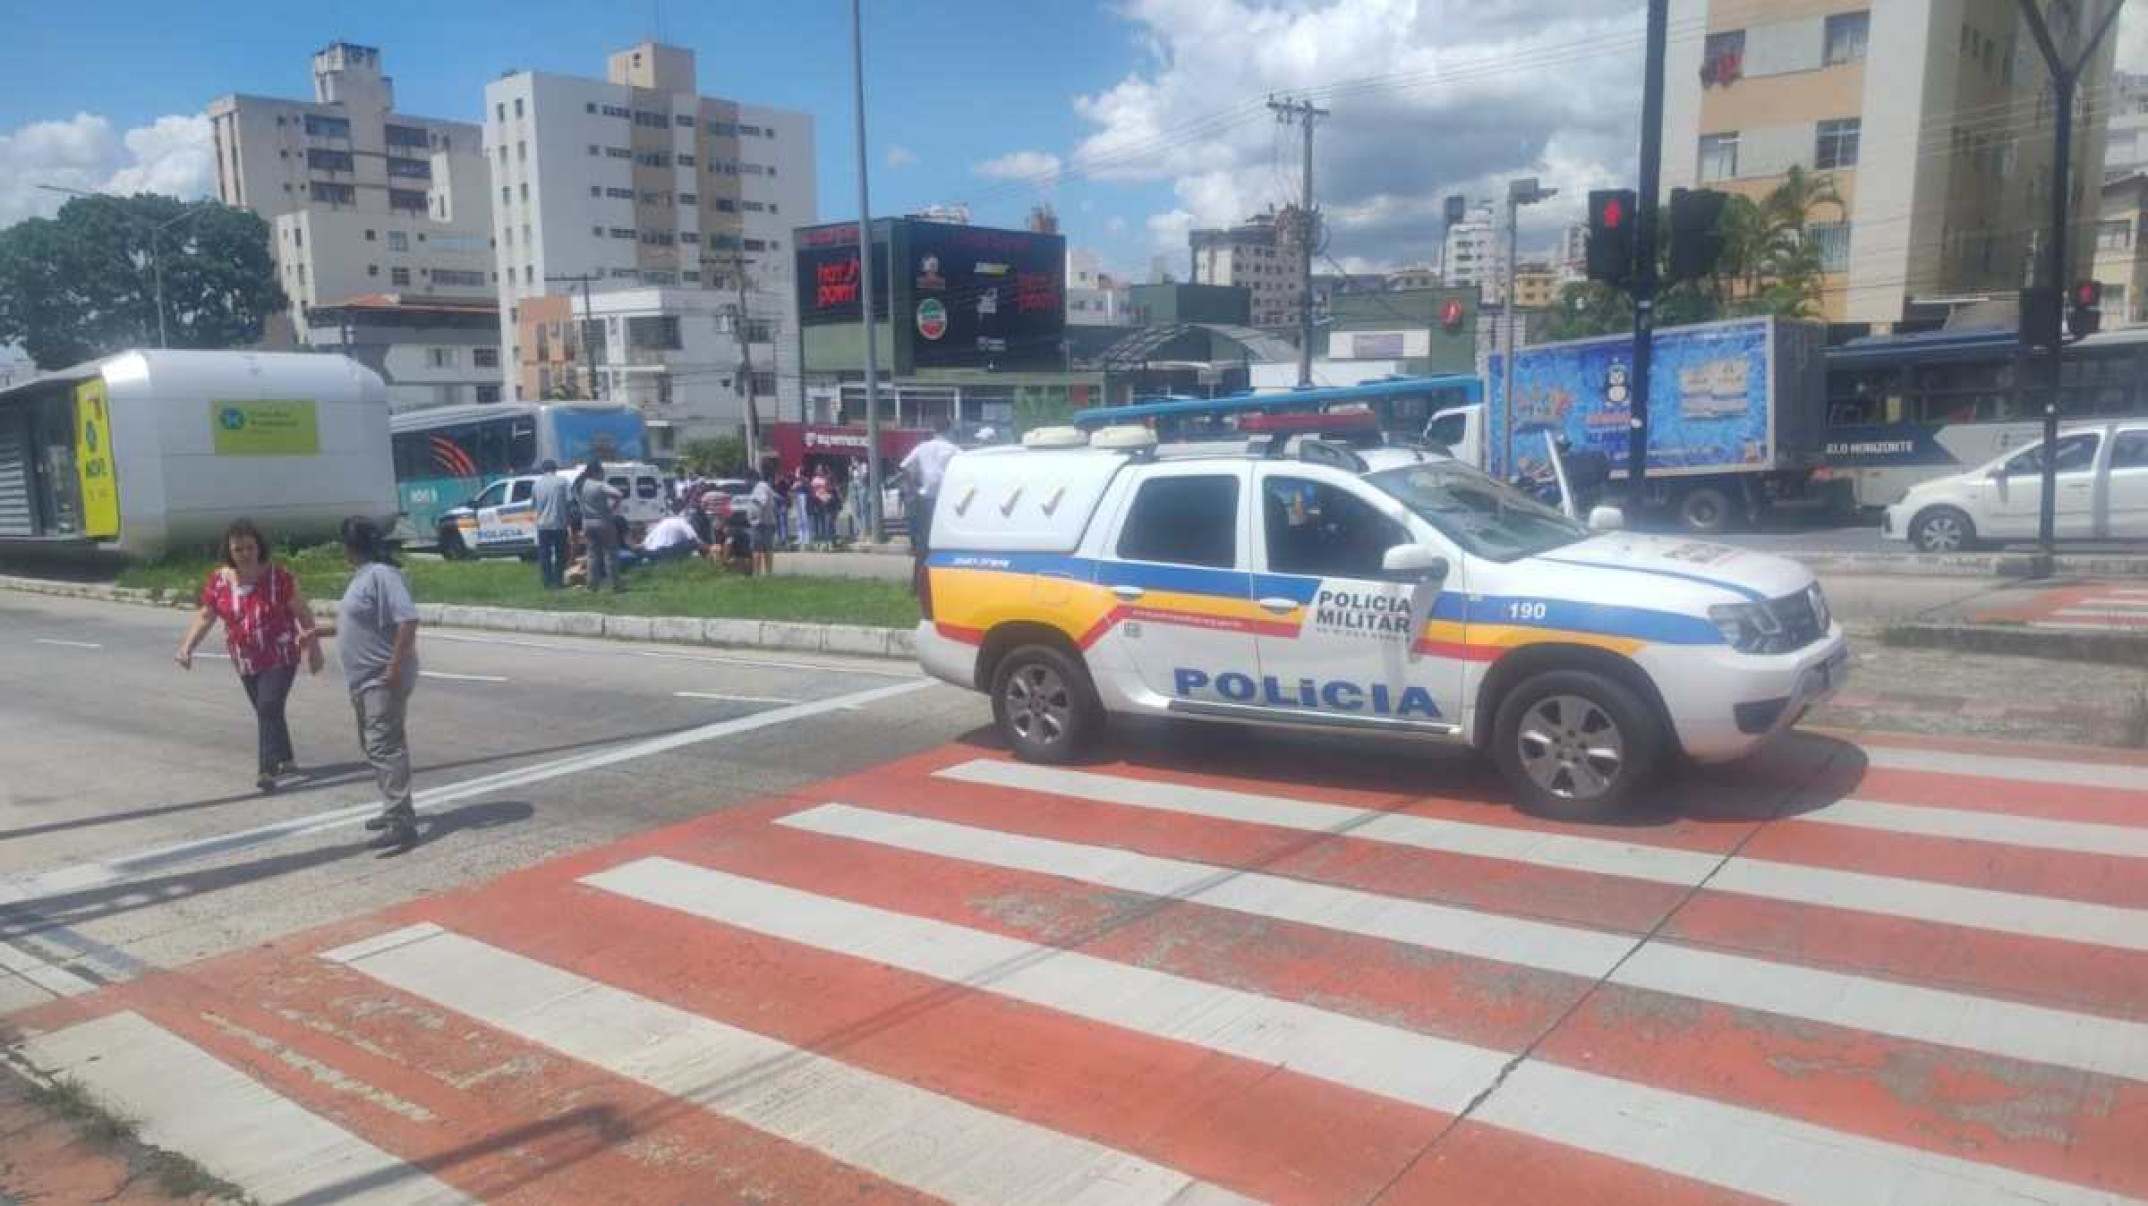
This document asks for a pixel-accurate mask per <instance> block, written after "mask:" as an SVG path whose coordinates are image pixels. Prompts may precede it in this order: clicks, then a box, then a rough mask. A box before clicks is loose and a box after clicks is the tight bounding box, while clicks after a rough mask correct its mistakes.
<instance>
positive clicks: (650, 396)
mask: <svg viewBox="0 0 2148 1206" xmlns="http://www.w3.org/2000/svg"><path fill="white" fill-rule="evenodd" d="M608 68H609V69H608V71H607V78H606V79H602V80H596V79H585V78H581V77H577V76H563V75H549V74H545V73H541V72H533V71H523V72H516V73H515V74H512V75H508V76H504V77H502V78H500V79H497V80H494V81H492V82H491V83H490V84H488V85H486V87H485V152H486V155H487V156H488V158H489V161H490V164H491V168H492V175H493V186H494V188H495V189H496V190H497V192H496V196H495V203H494V205H493V207H492V214H493V226H494V242H495V244H496V247H497V255H498V271H499V275H500V292H499V298H500V323H501V335H500V338H501V342H502V345H503V346H505V347H506V348H507V349H508V356H507V358H506V362H507V364H508V365H510V366H513V365H519V364H522V363H524V362H525V361H528V360H531V357H530V356H529V355H526V354H525V349H523V348H521V347H520V346H519V345H518V343H517V340H518V332H517V328H518V323H517V319H516V312H517V307H518V306H519V304H520V303H521V302H522V301H523V300H524V299H526V298H532V297H542V296H546V295H560V296H566V297H571V298H572V299H573V304H574V306H575V309H574V313H575V314H576V316H577V317H579V316H580V315H581V301H580V299H581V297H582V289H583V284H584V282H585V279H586V283H587V285H588V288H589V290H590V292H591V293H592V294H594V293H596V292H601V291H610V290H618V289H645V288H647V287H650V286H655V287H658V288H659V289H660V290H661V292H660V293H658V294H656V295H654V296H656V297H657V298H658V300H659V301H660V302H663V303H664V304H667V305H669V304H673V303H672V302H670V301H669V300H667V299H674V298H676V299H682V300H679V301H677V302H676V305H677V306H678V307H679V308H681V309H682V313H681V315H680V317H682V318H686V319H689V321H691V320H692V316H693V315H705V314H707V313H711V312H717V313H724V314H735V312H736V311H737V309H738V305H739V296H740V291H741V290H740V283H741V279H742V278H743V282H744V293H745V311H746V315H747V317H748V319H749V321H748V322H746V323H743V324H741V323H735V322H733V323H728V324H726V327H725V330H724V331H723V333H722V334H723V337H724V338H725V339H727V340H728V339H733V338H734V336H733V335H732V332H733V331H736V330H739V329H741V328H743V329H744V330H746V331H748V332H751V333H753V334H755V335H759V334H761V333H764V332H765V333H766V334H767V335H768V337H769V342H768V343H767V344H765V345H764V344H760V343H758V342H755V343H753V344H751V345H750V351H751V359H752V363H753V365H754V368H755V372H756V374H760V373H764V372H773V373H774V374H775V385H776V393H777V398H773V399H772V398H768V397H766V396H763V397H762V398H761V399H760V404H759V410H760V413H761V415H762V417H763V418H764V419H770V418H773V417H775V416H776V415H777V414H779V413H781V414H786V415H795V414H797V412H798V405H799V402H798V399H799V397H800V389H799V370H798V351H797V349H798V341H797V339H796V330H795V327H794V323H795V321H796V319H795V315H796V314H797V312H798V309H797V304H796V293H795V285H796V282H795V281H794V279H793V272H792V258H793V254H794V252H793V248H792V247H791V244H790V232H791V229H792V228H793V227H797V226H807V225H811V224H812V223H813V222H814V221H815V219H816V218H817V216H818V215H817V214H816V212H815V208H814V206H815V201H814V167H813V118H812V117H811V115H809V114H805V113H800V112H796V111H793V110H788V109H772V108H767V107H765V106H760V105H748V104H743V103H741V102H738V101H734V100H724V99H720V98H717V97H710V96H702V95H700V94H699V92H698V91H697V90H696V84H695V78H694V55H693V52H692V51H689V50H684V49H681V48H679V47H676V46H665V45H662V44H660V43H656V42H644V43H642V44H640V45H638V46H633V47H630V48H628V49H626V50H622V51H620V52H618V53H617V54H614V55H612V56H611V57H610V59H609V60H608ZM644 317H649V316H647V315H645V316H644ZM763 320H765V321H763ZM642 327H644V328H647V329H650V330H656V329H659V328H664V329H668V327H667V324H663V323H653V324H652V323H644V324H642ZM622 352H623V355H622V356H621V357H618V358H615V359H614V360H613V361H611V362H609V363H607V364H606V365H605V366H604V367H603V369H602V376H601V377H600V379H599V381H598V382H597V389H598V392H599V393H600V395H601V396H603V397H606V398H610V399H617V400H622V401H629V402H632V403H634V404H636V405H637V406H639V407H641V408H642V409H643V411H644V412H645V413H646V414H647V415H648V417H649V418H650V419H651V420H652V421H655V422H659V423H669V424H671V425H673V426H674V427H676V428H678V429H680V432H679V433H680V434H683V435H685V436H687V437H689V438H691V437H692V436H694V435H697V434H716V433H719V432H722V431H728V430H733V429H735V428H737V427H738V425H739V424H741V423H742V422H743V421H744V414H745V391H744V389H743V388H741V383H742V382H745V381H748V380H750V378H741V377H739V376H737V375H736V374H735V373H732V374H717V373H713V372H710V371H708V370H707V369H706V367H705V363H704V362H713V363H721V364H736V363H738V362H739V361H741V360H742V359H744V357H742V356H741V355H740V354H739V349H738V347H737V345H736V344H735V343H732V344H731V345H730V346H729V347H728V349H700V350H697V351H696V352H695V354H694V357H693V364H692V366H689V365H688V363H687V361H686V360H685V359H682V355H683V352H684V349H681V348H671V347H661V346H651V347H634V346H631V345H630V346H627V347H625V348H623V349H622ZM763 379H764V380H765V378H763ZM514 384H515V382H514V381H513V380H512V379H511V381H510V385H511V386H512V385H514Z"/></svg>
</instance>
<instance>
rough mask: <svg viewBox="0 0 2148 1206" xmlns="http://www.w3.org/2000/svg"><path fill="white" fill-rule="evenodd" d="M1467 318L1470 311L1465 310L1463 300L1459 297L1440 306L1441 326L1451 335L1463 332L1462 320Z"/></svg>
mask: <svg viewBox="0 0 2148 1206" xmlns="http://www.w3.org/2000/svg"><path fill="white" fill-rule="evenodd" d="M1466 317H1468V311H1467V310H1466V309H1464V308H1463V306H1462V299H1460V298H1458V297H1450V298H1448V299H1447V300H1446V301H1443V302H1441V303H1440V304H1439V325H1440V327H1441V328H1442V329H1444V330H1445V331H1447V332H1448V333H1449V334H1453V333H1454V332H1456V331H1459V330H1461V329H1462V320H1463V319H1464V318H1466Z"/></svg>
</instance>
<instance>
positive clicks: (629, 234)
mask: <svg viewBox="0 0 2148 1206" xmlns="http://www.w3.org/2000/svg"><path fill="white" fill-rule="evenodd" d="M612 237H613V238H615V239H631V238H633V237H634V232H633V231H631V230H629V229H627V228H626V227H624V226H614V227H612Z"/></svg>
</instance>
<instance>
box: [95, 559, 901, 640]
mask: <svg viewBox="0 0 2148 1206" xmlns="http://www.w3.org/2000/svg"><path fill="white" fill-rule="evenodd" d="M779 556H780V554H779ZM279 557H280V559H281V560H282V562H283V564H284V566H285V567H286V568H287V569H289V570H290V571H291V572H292V573H293V574H294V575H296V576H297V578H298V584H299V589H300V590H302V591H304V592H305V593H306V595H307V597H309V598H313V599H334V598H336V597H338V596H340V595H341V594H342V593H343V587H344V584H345V583H347V582H348V581H349V580H350V566H349V565H347V564H346V563H345V562H344V560H343V554H342V551H341V550H340V549H337V548H335V547H334V546H331V545H323V546H320V547H317V548H308V549H301V550H298V551H297V552H295V553H286V554H279ZM211 564H212V563H211V562H210V561H209V559H207V558H205V557H174V558H167V559H165V560H162V561H152V562H146V563H142V564H138V565H132V566H129V567H127V568H126V569H124V570H122V571H121V572H120V575H119V579H118V585H120V586H131V587H138V588H143V589H149V590H162V591H164V592H165V593H167V594H179V595H182V596H188V597H191V596H192V595H193V594H194V593H195V592H197V591H199V590H200V589H201V584H202V582H203V580H204V579H205V578H206V577H207V575H208V573H209V568H210V565H211ZM403 574H404V576H405V577H406V578H407V579H408V580H409V582H410V591H411V593H412V594H413V595H416V596H417V599H418V601H419V602H420V603H462V604H473V605H476V606H482V607H525V608H530V609H532V610H537V611H595V612H604V613H606V614H610V615H629V616H696V617H701V618H704V619H717V618H723V619H741V620H795V621H797V622H799V623H806V624H865V625H870V626H873V627H878V628H908V627H910V626H911V625H913V624H915V623H917V600H915V599H913V598H911V597H910V591H909V588H908V585H907V584H906V583H902V582H888V581H881V580H876V579H867V578H810V577H793V576H788V575H781V574H779V575H776V576H773V577H761V578H747V577H742V576H740V575H737V574H728V573H724V572H722V571H720V570H717V569H716V568H715V567H713V566H711V565H709V564H708V563H707V562H704V561H676V562H671V563H668V564H665V565H654V566H645V567H643V568H641V569H636V570H629V571H628V572H627V575H626V590H624V591H622V592H620V593H617V594H614V593H612V592H610V591H602V592H596V593H592V592H590V591H587V590H583V589H580V588H578V587H574V588H569V589H567V590H546V589H544V587H543V586H541V585H540V584H539V583H538V581H537V567H536V566H535V565H534V564H529V563H525V562H521V561H513V560H496V561H441V560H438V559H437V558H431V557H411V558H407V559H406V560H405V561H404V564H403Z"/></svg>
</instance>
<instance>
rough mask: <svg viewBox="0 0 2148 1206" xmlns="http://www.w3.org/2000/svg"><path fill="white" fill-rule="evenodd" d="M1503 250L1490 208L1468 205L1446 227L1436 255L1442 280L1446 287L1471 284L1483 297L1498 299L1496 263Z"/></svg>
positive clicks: (1495, 220) (1498, 273) (1497, 226)
mask: <svg viewBox="0 0 2148 1206" xmlns="http://www.w3.org/2000/svg"><path fill="white" fill-rule="evenodd" d="M1504 251H1505V249H1504V247H1503V246H1502V245H1501V243H1500V238H1499V219H1498V216H1497V215H1496V214H1495V213H1494V212H1493V210H1492V207H1491V206H1489V205H1478V206H1474V207H1472V208H1471V209H1470V211H1469V213H1468V215H1467V216H1466V217H1464V218H1463V219H1462V220H1461V221H1459V222H1456V223H1455V224H1453V225H1452V226H1449V227H1448V228H1447V242H1446V247H1445V250H1444V251H1443V252H1442V254H1441V257H1440V271H1441V273H1442V276H1443V282H1444V283H1445V284H1446V285H1447V286H1448V287H1449V288H1459V287H1463V286H1475V287H1476V289H1477V290H1478V291H1479V293H1480V294H1481V295H1482V296H1483V298H1484V300H1486V301H1493V302H1495V301H1498V300H1500V288H1501V284H1500V271H1499V264H1500V257H1501V256H1502V254H1503V253H1504Z"/></svg>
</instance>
